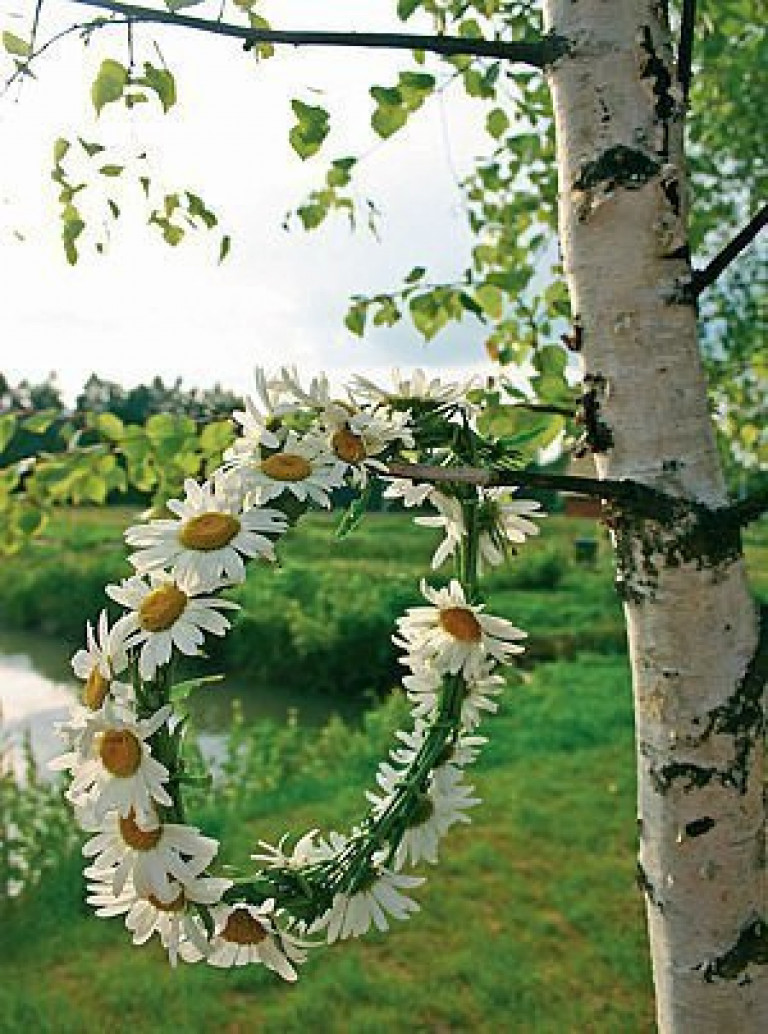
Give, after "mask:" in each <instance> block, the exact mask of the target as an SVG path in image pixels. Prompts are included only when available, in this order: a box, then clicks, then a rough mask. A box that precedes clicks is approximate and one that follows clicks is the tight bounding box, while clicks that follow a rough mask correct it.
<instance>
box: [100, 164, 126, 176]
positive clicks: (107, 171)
mask: <svg viewBox="0 0 768 1034" xmlns="http://www.w3.org/2000/svg"><path fill="white" fill-rule="evenodd" d="M124 168H125V166H124V165H102V167H101V168H100V169H99V172H100V173H101V175H102V176H113V177H114V176H119V175H120V174H121V173H122V171H123V169H124Z"/></svg>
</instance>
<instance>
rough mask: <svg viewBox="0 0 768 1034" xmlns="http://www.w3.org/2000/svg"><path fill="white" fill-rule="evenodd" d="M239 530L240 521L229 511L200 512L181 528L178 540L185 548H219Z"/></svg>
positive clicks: (205, 549)
mask: <svg viewBox="0 0 768 1034" xmlns="http://www.w3.org/2000/svg"><path fill="white" fill-rule="evenodd" d="M238 531H240V521H239V520H238V519H237V518H236V517H233V516H232V514H230V513H218V512H216V511H213V512H211V513H201V514H198V515H197V517H192V518H191V519H190V520H188V521H187V522H186V523H185V524H184V525H183V526H182V528H181V531H180V532H179V542H180V543H181V544H182V546H184V547H185V549H200V550H203V551H207V550H210V549H221V548H222V546H226V545H227V543H228V542H231V541H232V539H233V538H234V537H235V535H237V533H238Z"/></svg>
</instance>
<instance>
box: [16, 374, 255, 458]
mask: <svg viewBox="0 0 768 1034" xmlns="http://www.w3.org/2000/svg"><path fill="white" fill-rule="evenodd" d="M242 407H243V399H242V397H241V396H239V395H236V394H235V393H234V392H232V391H229V390H227V389H226V388H222V387H221V385H219V384H214V386H213V387H212V388H183V387H182V384H181V377H177V378H176V380H175V381H174V382H173V383H172V384H165V382H164V381H163V380H162V378H161V377H153V378H152V380H151V381H150V382H149V384H137V385H136V386H135V387H133V388H124V387H123V386H122V385H121V384H118V383H117V382H116V381H109V380H105V379H104V378H102V377H99V376H98V375H97V374H95V373H92V374H91V376H90V377H89V378H88V380H87V381H86V382H85V384H84V385H83V389H82V391H81V392H80V394H79V395H78V396H77V399H76V401H75V404H74V406H68V405H66V404H65V403H64V401H63V399H62V397H61V389H60V388H59V386H58V384H57V383H56V376H55V374H49V376H48V377H47V378H46V379H45V380H44V381H41V382H40V383H39V384H33V383H31V382H29V381H27V380H23V381H20V382H19V383H18V384H16V385H14V384H11V382H10V381H9V380H8V378H7V377H6V376H5V375H4V374H3V373H2V371H0V416H2V415H3V414H4V413H17V414H19V415H22V414H23V415H24V416H32V415H34V414H40V413H45V414H48V415H49V416H50V417H52V419H51V421H50V423H49V425H48V426H47V427H46V429H45V430H44V431H42V432H41V431H38V432H36V433H28V432H25V431H24V430H19V432H18V433H17V434H16V435H15V436H14V438H13V440H12V441H11V442H10V444H9V446H8V448H7V449H6V450H5V451H4V452H2V463H3V464H6V463H13V462H15V461H16V460H19V459H23V458H24V457H26V456H31V455H34V454H36V453H40V452H56V451H58V450H60V449H61V447H62V430H66V429H67V428H69V427H71V428H73V429H75V430H76V429H78V428H80V427H82V426H84V423H85V417H86V416H87V415H89V414H94V413H112V414H114V415H115V416H116V417H119V418H120V420H122V421H123V423H125V424H145V423H146V421H147V419H148V418H149V417H151V416H154V415H156V414H158V413H171V414H174V415H177V416H188V417H191V418H192V419H193V420H195V421H196V422H197V423H200V424H205V423H209V422H210V421H214V420H226V419H228V418H229V417H231V415H232V410H233V409H241V408H242Z"/></svg>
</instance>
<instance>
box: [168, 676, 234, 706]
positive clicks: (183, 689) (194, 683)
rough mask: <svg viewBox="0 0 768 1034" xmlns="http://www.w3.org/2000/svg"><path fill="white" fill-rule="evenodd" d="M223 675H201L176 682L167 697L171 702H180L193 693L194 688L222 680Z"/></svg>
mask: <svg viewBox="0 0 768 1034" xmlns="http://www.w3.org/2000/svg"><path fill="white" fill-rule="evenodd" d="M223 679H224V676H223V675H203V676H201V677H200V678H196V679H187V680H186V681H185V682H177V683H176V685H175V686H171V691H170V694H169V699H170V702H171V703H172V704H180V703H181V702H182V701H184V700H186V699H187V697H188V696H189V694H190V693H194V691H195V690H196V689H201V688H202V687H203V686H210V685H213V684H214V683H215V682H221V681H223Z"/></svg>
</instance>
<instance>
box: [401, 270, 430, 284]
mask: <svg viewBox="0 0 768 1034" xmlns="http://www.w3.org/2000/svg"><path fill="white" fill-rule="evenodd" d="M426 273H427V270H426V268H425V267H424V266H414V267H413V269H412V270H411V271H410V273H409V274H408V275H407V276H406V277H404V279H403V283H405V284H415V283H417V281H419V280H423V279H424V277H425V276H426Z"/></svg>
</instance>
